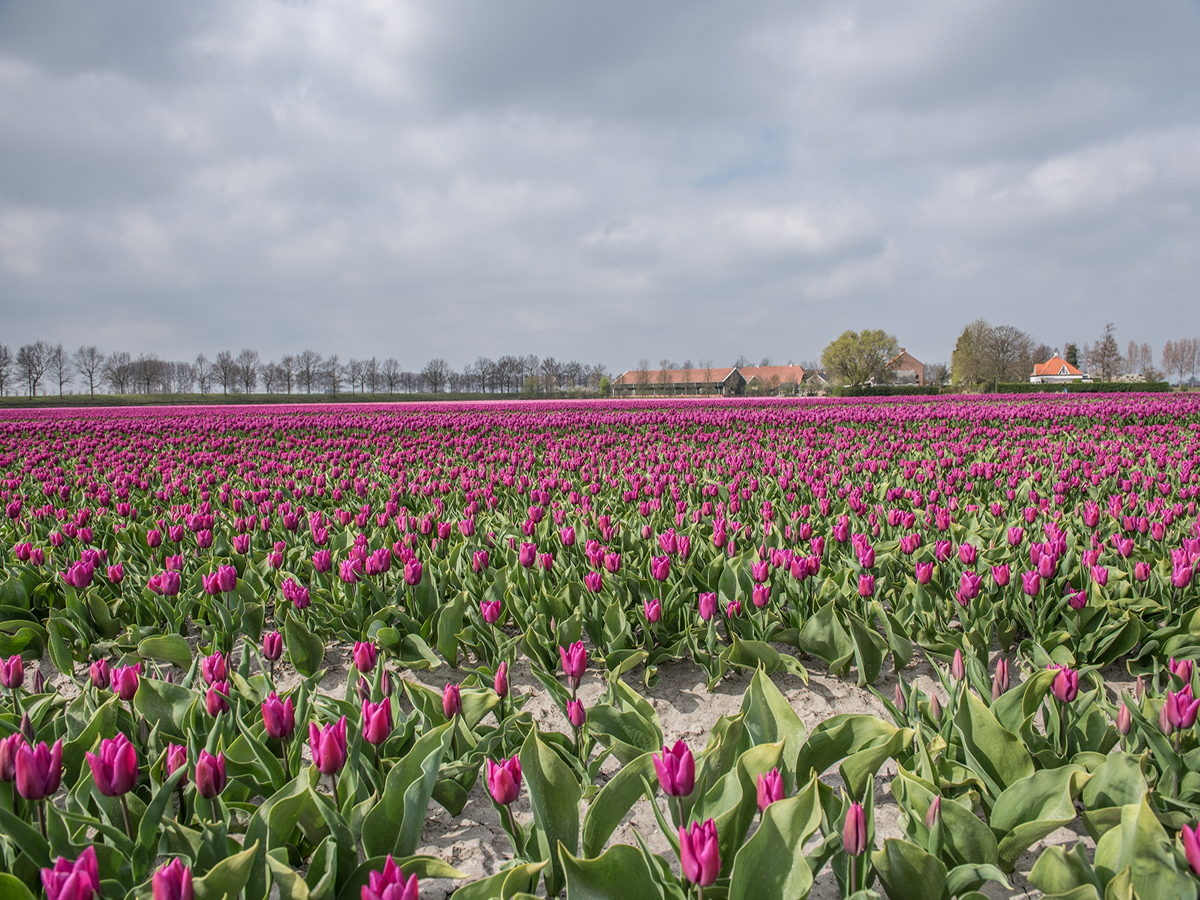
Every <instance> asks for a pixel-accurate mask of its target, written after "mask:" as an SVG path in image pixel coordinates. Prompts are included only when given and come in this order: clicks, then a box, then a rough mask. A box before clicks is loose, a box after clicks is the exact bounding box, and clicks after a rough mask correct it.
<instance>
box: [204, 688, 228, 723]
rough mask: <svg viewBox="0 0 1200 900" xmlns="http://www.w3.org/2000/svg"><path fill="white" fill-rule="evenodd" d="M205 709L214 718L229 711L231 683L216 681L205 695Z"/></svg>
mask: <svg viewBox="0 0 1200 900" xmlns="http://www.w3.org/2000/svg"><path fill="white" fill-rule="evenodd" d="M204 707H205V709H207V710H208V714H209V715H210V716H213V717H214V718H215V717H216V716H218V715H220V714H221V713H223V712H225V711H226V710H227V709H229V682H228V681H214V682H213V683H212V684H211V685H209V687H208V692H207V693H206V694H205V695H204Z"/></svg>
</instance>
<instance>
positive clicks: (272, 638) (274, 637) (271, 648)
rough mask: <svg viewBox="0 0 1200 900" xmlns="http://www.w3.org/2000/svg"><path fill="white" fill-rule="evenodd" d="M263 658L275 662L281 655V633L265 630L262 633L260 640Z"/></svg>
mask: <svg viewBox="0 0 1200 900" xmlns="http://www.w3.org/2000/svg"><path fill="white" fill-rule="evenodd" d="M262 654H263V659H266V660H268V661H269V662H276V661H277V660H278V659H279V658H280V657H281V656H283V635H282V634H280V633H279V632H278V631H267V632H264V633H263V640H262Z"/></svg>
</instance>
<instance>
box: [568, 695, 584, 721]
mask: <svg viewBox="0 0 1200 900" xmlns="http://www.w3.org/2000/svg"><path fill="white" fill-rule="evenodd" d="M567 718H568V719H569V720H570V722H571V725H572V726H573V727H574V728H582V727H583V723H584V721H585V720H586V719H587V711H586V710H585V709H584V708H583V701H582V700H571V701H569V702H568V703H567Z"/></svg>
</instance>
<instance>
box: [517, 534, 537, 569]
mask: <svg viewBox="0 0 1200 900" xmlns="http://www.w3.org/2000/svg"><path fill="white" fill-rule="evenodd" d="M536 560H537V544H531V543H529V542H528V541H525V542H524V543H522V544H521V551H520V553H518V554H517V561H518V562H519V563H520V564H521V566H522V567H523V568H526V569H528V568H531V567H532V566H533V564H534V562H535V561H536Z"/></svg>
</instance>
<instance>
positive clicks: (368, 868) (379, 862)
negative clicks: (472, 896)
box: [338, 856, 467, 900]
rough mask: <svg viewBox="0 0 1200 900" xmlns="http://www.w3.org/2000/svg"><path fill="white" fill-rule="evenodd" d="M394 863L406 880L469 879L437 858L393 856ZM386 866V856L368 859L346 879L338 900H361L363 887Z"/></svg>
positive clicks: (463, 873)
mask: <svg viewBox="0 0 1200 900" xmlns="http://www.w3.org/2000/svg"><path fill="white" fill-rule="evenodd" d="M392 862H394V863H395V864H396V865H397V866H398V867H399V869H400V871H401V872H402V873H403V874H404V877H405V878H408V877H409V876H410V875H416V876H417V878H418V879H423V878H454V879H461V878H466V877H467V875H466V873H465V872H460V871H459V870H458V869H456V868H454V866H452V865H450V864H449V863H447V862H444V861H442V860H440V859H438V858H437V857H436V856H404V857H400V856H393V857H392ZM386 864H387V857H386V856H373V857H371V858H370V859H368V860H367V861H366V862H364V863H363V864H362V865H360V866H359V867H358V868H357V869H355V870H354V872H353V874H351V875H350V877H349V878H348V879H346V883H345V884H343V885H342V887H341V890H339V891H338V900H359V897H361V896H362V889H363V885H365V884H367V882H368V881H369V880H370V878H371V873H372V872H382V871H383V867H384V866H385V865H386ZM455 893H457V891H456V892H455Z"/></svg>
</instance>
